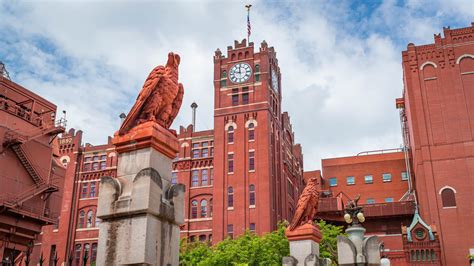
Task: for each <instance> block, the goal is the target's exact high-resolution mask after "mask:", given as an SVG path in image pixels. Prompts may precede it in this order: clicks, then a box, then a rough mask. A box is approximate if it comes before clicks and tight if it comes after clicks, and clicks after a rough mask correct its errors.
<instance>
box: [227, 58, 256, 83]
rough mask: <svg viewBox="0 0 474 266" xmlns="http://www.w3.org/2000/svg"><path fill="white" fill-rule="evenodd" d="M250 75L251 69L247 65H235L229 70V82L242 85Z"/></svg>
mask: <svg viewBox="0 0 474 266" xmlns="http://www.w3.org/2000/svg"><path fill="white" fill-rule="evenodd" d="M251 74H252V68H251V67H250V65H249V64H247V63H237V64H235V65H233V66H232V68H231V69H230V75H229V78H230V81H232V82H234V83H242V82H245V81H247V80H249V78H250V75H251Z"/></svg>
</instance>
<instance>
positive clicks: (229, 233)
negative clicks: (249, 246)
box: [227, 224, 234, 239]
mask: <svg viewBox="0 0 474 266" xmlns="http://www.w3.org/2000/svg"><path fill="white" fill-rule="evenodd" d="M227 236H228V237H230V238H231V239H232V238H234V226H233V225H232V224H228V225H227Z"/></svg>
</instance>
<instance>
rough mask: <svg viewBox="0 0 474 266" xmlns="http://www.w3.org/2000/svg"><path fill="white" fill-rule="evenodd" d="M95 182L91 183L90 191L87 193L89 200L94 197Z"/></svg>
mask: <svg viewBox="0 0 474 266" xmlns="http://www.w3.org/2000/svg"><path fill="white" fill-rule="evenodd" d="M95 186H96V183H95V182H91V190H90V191H89V198H94V197H95V196H96V193H95V192H96V191H95Z"/></svg>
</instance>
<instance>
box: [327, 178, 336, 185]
mask: <svg viewBox="0 0 474 266" xmlns="http://www.w3.org/2000/svg"><path fill="white" fill-rule="evenodd" d="M329 186H330V187H335V186H337V178H335V177H331V178H329Z"/></svg>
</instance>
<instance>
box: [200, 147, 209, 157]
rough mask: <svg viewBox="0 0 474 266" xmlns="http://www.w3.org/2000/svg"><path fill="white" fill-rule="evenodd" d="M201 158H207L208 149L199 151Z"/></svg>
mask: <svg viewBox="0 0 474 266" xmlns="http://www.w3.org/2000/svg"><path fill="white" fill-rule="evenodd" d="M201 156H202V157H207V156H209V149H208V148H205V149H202V150H201Z"/></svg>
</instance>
